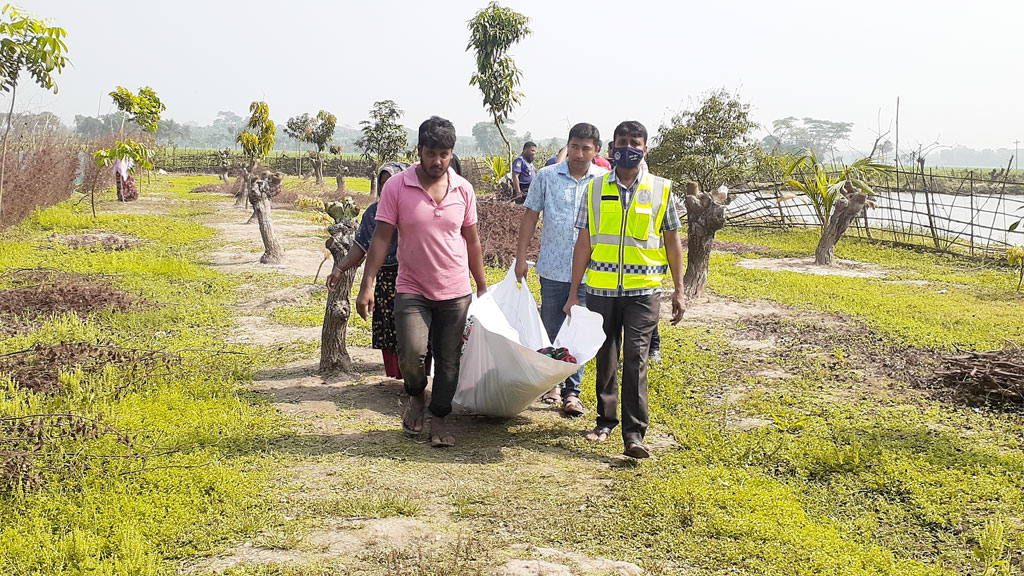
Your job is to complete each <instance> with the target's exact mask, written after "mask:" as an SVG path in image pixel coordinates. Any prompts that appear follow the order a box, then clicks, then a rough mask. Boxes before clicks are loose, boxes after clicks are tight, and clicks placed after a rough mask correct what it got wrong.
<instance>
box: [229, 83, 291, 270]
mask: <svg viewBox="0 0 1024 576" xmlns="http://www.w3.org/2000/svg"><path fill="white" fill-rule="evenodd" d="M249 112H250V116H249V121H248V122H247V123H246V127H245V130H243V131H242V133H241V134H239V135H238V143H239V144H241V146H242V152H243V153H244V154H245V156H246V157H247V158H248V159H249V163H248V164H247V165H246V166H245V167H244V168H243V170H244V174H245V176H244V178H245V180H244V182H245V183H244V184H243V186H242V193H243V194H244V195H245V197H246V198H247V199H248V200H249V203H250V204H252V209H253V213H252V217H251V218H249V222H252V221H253V219H255V220H256V221H257V222H258V223H259V226H260V237H261V238H262V239H263V248H264V252H263V256H262V257H261V258H260V262H261V263H263V264H277V263H279V262H281V261H282V260H283V259H284V249H283V248H281V243H280V242H278V240H277V236H276V235H274V223H273V221H272V220H271V218H270V203H271V199H273V197H274V196H276V195H277V194H278V192H280V191H281V181H282V180H283V179H284V174H282V173H280V172H274V171H272V170H268V169H266V168H263V167H261V166H260V165H259V163H260V161H261V160H263V159H264V158H266V157H267V154H270V151H271V150H272V149H273V148H274V139H275V137H276V134H277V128H276V127H275V126H274V121H273V120H271V119H270V107H269V106H267V103H266V102H253V103H252V104H251V105H250V106H249Z"/></svg>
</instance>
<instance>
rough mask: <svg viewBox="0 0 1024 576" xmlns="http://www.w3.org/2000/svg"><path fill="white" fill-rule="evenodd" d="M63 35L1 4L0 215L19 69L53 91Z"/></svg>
mask: <svg viewBox="0 0 1024 576" xmlns="http://www.w3.org/2000/svg"><path fill="white" fill-rule="evenodd" d="M67 35H68V33H67V31H66V30H64V29H63V28H58V27H56V26H50V21H49V20H39V19H37V18H33V17H32V15H31V14H28V13H26V12H22V11H21V9H19V8H17V7H15V6H13V5H11V4H5V5H4V7H3V10H0V92H3V93H9V94H10V95H11V104H10V108H9V109H8V110H7V122H6V126H5V127H4V137H3V145H2V146H3V152H2V154H0V215H2V214H3V196H4V177H5V176H6V167H7V137H8V136H9V135H10V132H11V119H12V116H13V115H14V98H15V95H16V93H17V89H18V82H19V81H20V79H21V73H22V71H25V72H28V73H29V75H30V76H31V77H32V81H33V82H34V83H35V84H36V85H37V86H39V87H40V88H43V89H44V90H51V91H53V93H54V94H56V93H57V80H56V75H57V74H60V73H61V71H62V70H63V69H64V67H65V66H67V64H68V57H67V52H68V47H67V44H65V43H64V38H65V37H66V36H67ZM94 212H95V209H94Z"/></svg>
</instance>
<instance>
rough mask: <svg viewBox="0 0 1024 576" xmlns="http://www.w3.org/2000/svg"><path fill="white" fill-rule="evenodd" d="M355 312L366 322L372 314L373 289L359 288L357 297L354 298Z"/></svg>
mask: <svg viewBox="0 0 1024 576" xmlns="http://www.w3.org/2000/svg"><path fill="white" fill-rule="evenodd" d="M356 312H357V313H358V314H359V316H360V317H361V318H362V319H363V320H368V319H369V317H370V314H373V288H370V289H369V290H367V289H366V286H361V287H360V288H359V295H358V296H356Z"/></svg>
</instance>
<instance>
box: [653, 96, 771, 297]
mask: <svg viewBox="0 0 1024 576" xmlns="http://www.w3.org/2000/svg"><path fill="white" fill-rule="evenodd" d="M755 128H757V124H756V123H755V122H754V121H753V120H752V119H751V118H750V105H749V104H744V103H743V102H741V101H740V100H739V98H738V97H737V96H733V95H730V94H729V93H728V92H726V91H724V90H718V91H715V92H712V93H710V94H709V95H708V96H707V97H705V98H704V100H703V102H701V104H700V106H699V107H698V108H697V109H695V110H687V111H685V112H682V113H680V114H677V115H675V116H674V117H673V118H672V121H671V122H670V123H669V124H666V125H662V126H661V128H660V129H659V130H658V136H657V138H656V139H655V140H656V142H657V145H655V146H654V147H652V148H651V151H650V153H649V154H648V158H647V160H648V162H650V165H651V171H652V172H653V173H655V174H657V175H659V176H663V177H665V178H670V179H672V180H673V181H675V182H687V185H686V194H685V195H684V196H683V200H684V202H685V204H686V215H687V216H686V217H687V221H688V224H689V225H688V227H687V231H686V236H687V244H686V250H687V258H686V274H685V275H684V276H683V285H684V287H685V293H686V296H687V297H688V298H692V297H694V296H699V295H700V293H701V291H702V290H703V289H704V286H705V284H707V278H708V264H709V262H710V259H711V249H712V246H713V245H714V240H715V234H716V233H717V232H718V231H719V230H721V229H722V228H723V227H724V226H725V221H726V220H725V206H726V205H727V204H728V203H729V193H728V188H726V185H729V184H738V183H741V182H743V181H745V180H747V179H748V178H749V177H750V176H751V175H752V174H753V172H754V171H755V167H756V165H757V162H756V158H757V155H758V146H757V144H756V143H754V141H753V140H752V139H751V133H752V131H753V130H754V129H755ZM716 189H717V191H716V192H713V193H712V192H709V191H710V190H716Z"/></svg>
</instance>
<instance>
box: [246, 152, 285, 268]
mask: <svg viewBox="0 0 1024 576" xmlns="http://www.w3.org/2000/svg"><path fill="white" fill-rule="evenodd" d="M282 178H283V174H281V173H280V172H271V171H269V170H264V171H262V172H255V171H254V172H253V173H252V174H251V175H250V176H249V177H248V178H247V179H246V180H247V182H246V189H247V191H248V194H247V195H248V197H249V202H250V203H251V204H252V207H253V216H254V217H255V218H256V221H257V222H258V223H259V226H260V236H261V237H262V238H263V248H264V252H263V257H262V258H260V263H262V264H277V263H279V262H281V261H282V260H284V249H282V248H281V243H280V242H278V241H277V236H276V235H274V222H273V220H271V217H270V200H271V198H273V197H274V196H276V195H277V193H278V192H279V191H280V189H281V180H282Z"/></svg>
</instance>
